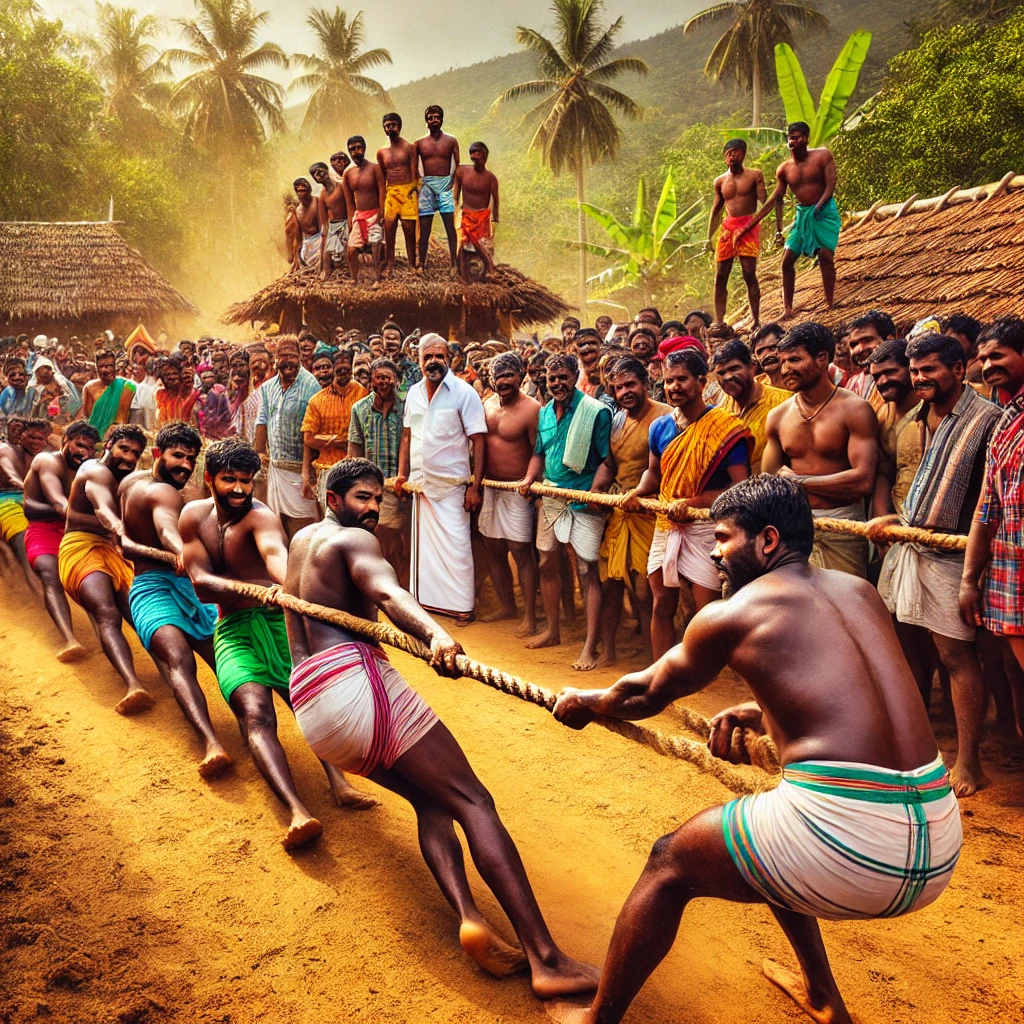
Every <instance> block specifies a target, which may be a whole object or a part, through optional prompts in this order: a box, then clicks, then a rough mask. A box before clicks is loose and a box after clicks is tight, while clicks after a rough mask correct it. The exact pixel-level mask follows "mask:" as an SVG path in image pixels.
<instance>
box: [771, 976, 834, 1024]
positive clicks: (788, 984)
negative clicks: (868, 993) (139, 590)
mask: <svg viewBox="0 0 1024 1024" xmlns="http://www.w3.org/2000/svg"><path fill="white" fill-rule="evenodd" d="M761 970H762V971H764V976H765V977H766V978H767V979H768V980H769V981H770V982H771V983H772V984H773V985H777V986H778V987H779V988H781V989H782V991H783V992H785V993H786V995H787V996H789V998H790V999H792V1000H793V1002H794V1003H796V1005H797V1006H799V1007H800V1009H801V1010H803V1011H804V1013H806V1014H807V1016H808V1017H810V1018H811V1020H814V1021H817V1022H818V1024H850V1015H849V1014H848V1013H847V1012H846V1007H844V1006H839V1007H834V1006H828V1005H824V1006H817V1007H816V1006H814V1005H813V1004H812V1003H811V999H810V996H809V995H808V994H807V986H806V985H805V984H804V979H803V976H802V975H801V974H799V973H798V972H796V971H791V970H789V969H788V968H786V967H783V966H782V965H781V964H777V963H776V962H775V961H774V960H763V961H762V962H761Z"/></svg>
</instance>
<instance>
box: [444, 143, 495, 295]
mask: <svg viewBox="0 0 1024 1024" xmlns="http://www.w3.org/2000/svg"><path fill="white" fill-rule="evenodd" d="M487 156H488V149H487V146H486V145H485V144H484V143H482V142H474V143H473V145H472V146H470V147H469V159H470V160H471V161H472V165H471V166H469V167H466V166H465V165H463V166H461V167H459V168H458V169H457V170H456V172H455V193H454V198H455V202H456V203H458V201H459V199H460V198H461V199H462V220H460V221H459V270H460V271H461V273H462V280H463V281H465V282H466V283H467V284H468V283H469V257H468V256H467V255H466V254H467V253H471V252H475V253H478V254H479V256H480V259H482V260H483V261H484V269H485V272H486V275H487V276H488V278H489V277H490V276H491V275H492V274H493V273H494V256H493V252H494V236H493V233H492V230H491V225H492V224H497V223H498V178H497V176H496V175H495V174H494V173H493V172H492V171H489V170H488V169H487ZM492 206H493V207H494V211H493V215H492V212H491V207H492Z"/></svg>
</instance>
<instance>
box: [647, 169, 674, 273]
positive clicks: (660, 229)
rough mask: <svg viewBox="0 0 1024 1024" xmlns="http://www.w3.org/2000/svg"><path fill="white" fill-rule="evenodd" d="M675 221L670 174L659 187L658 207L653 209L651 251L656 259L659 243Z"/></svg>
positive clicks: (672, 185) (672, 181) (672, 184)
mask: <svg viewBox="0 0 1024 1024" xmlns="http://www.w3.org/2000/svg"><path fill="white" fill-rule="evenodd" d="M675 220H676V183H675V181H674V180H673V178H672V174H671V172H669V173H668V174H666V175H665V184H664V185H662V187H661V196H660V198H659V199H658V205H657V206H656V207H655V208H654V221H653V223H652V225H651V242H652V245H651V249H652V251H653V254H654V256H655V257H657V255H658V252H659V250H660V249H661V242H662V239H664V237H665V235H666V234H668V232H669V231H670V230H671V228H672V226H673V225H674V224H675Z"/></svg>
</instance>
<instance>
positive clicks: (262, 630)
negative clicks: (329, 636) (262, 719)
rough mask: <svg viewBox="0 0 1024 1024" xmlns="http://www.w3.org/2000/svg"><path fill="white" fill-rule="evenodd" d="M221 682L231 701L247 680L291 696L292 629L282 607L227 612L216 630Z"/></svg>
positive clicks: (215, 650) (218, 681) (218, 675)
mask: <svg viewBox="0 0 1024 1024" xmlns="http://www.w3.org/2000/svg"><path fill="white" fill-rule="evenodd" d="M213 653H214V655H215V656H216V659H217V685H218V686H219V687H220V692H221V693H222V694H223V695H224V699H225V700H226V701H227V702H228V703H230V702H231V694H233V693H234V692H235V690H237V689H238V687H240V686H241V685H243V683H259V684H260V685H261V686H269V687H271V688H272V689H274V690H277V691H278V692H279V693H280V694H281V696H282V697H284V698H285V699H287V698H288V679H289V676H290V675H291V671H292V657H291V651H290V650H289V647H288V631H287V630H286V629H285V625H284V612H283V611H282V610H281V609H280V608H263V607H259V608H243V609H242V610H241V611H237V612H232V613H231V614H230V615H225V616H224V618H222V619H221V620H220V621H219V622H218V623H217V628H216V629H215V630H214V633H213Z"/></svg>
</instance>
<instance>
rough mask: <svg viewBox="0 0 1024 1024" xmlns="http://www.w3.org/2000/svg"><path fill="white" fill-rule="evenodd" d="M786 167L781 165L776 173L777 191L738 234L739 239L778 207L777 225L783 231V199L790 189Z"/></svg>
mask: <svg viewBox="0 0 1024 1024" xmlns="http://www.w3.org/2000/svg"><path fill="white" fill-rule="evenodd" d="M785 166H786V165H785V164H781V165H780V166H779V169H778V170H777V171H776V172H775V191H774V192H773V193H772V194H771V195H770V196H769V197H768V201H767V202H766V203H765V204H764V205H763V206H762V207H761V209H760V210H758V211H757V213H755V214H754V216H753V218H752V219H751V221H750V223H749V224H748V225H747V226H746V227H745V228H744V229H743V230H742V231H740V232H739V233H738V234H737V236H736V237H737V238H739V237H740V236H741V235H745V234H746V233H747V232H748V231H752V230H753V229H754V228H755V227H756V226H757V225H758V224H760V223H761V221H763V220H764V219H765V217H767V216H768V214H769V213H770V212H771V211H772V209H773V208H775V207H776V205H778V210H777V214H776V224H777V227H778V230H779V231H781V230H782V200H783V197H784V196H785V195H786V189H787V187H788V182H787V181H786V176H785V174H783V168H784V167H785Z"/></svg>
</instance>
